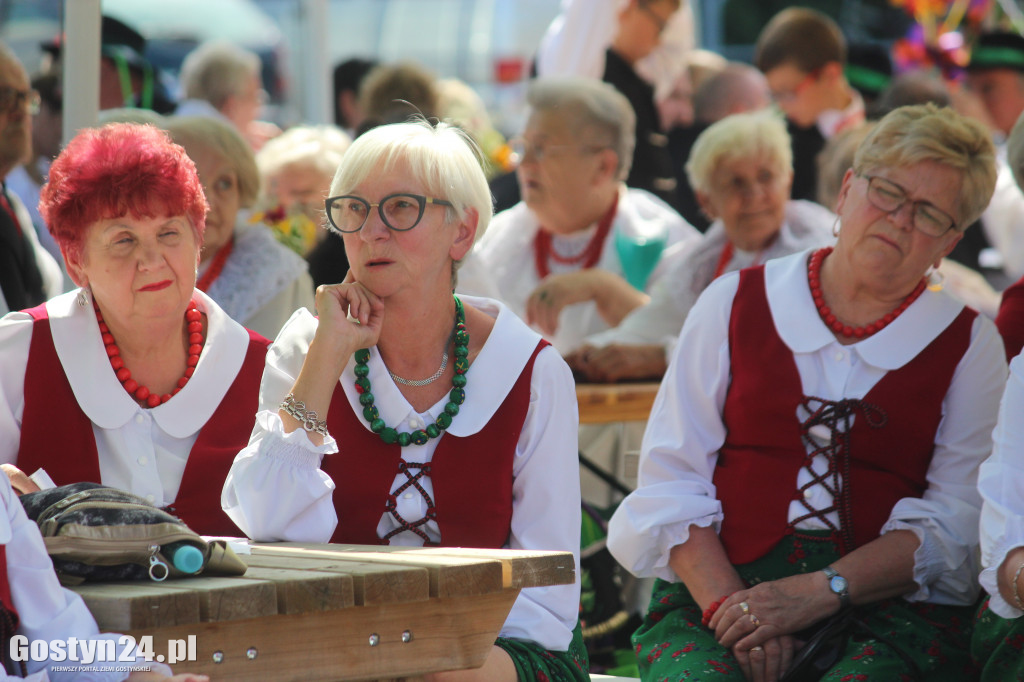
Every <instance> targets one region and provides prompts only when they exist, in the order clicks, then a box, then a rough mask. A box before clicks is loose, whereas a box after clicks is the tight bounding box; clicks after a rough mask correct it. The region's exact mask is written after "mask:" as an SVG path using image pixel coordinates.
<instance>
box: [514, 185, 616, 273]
mask: <svg viewBox="0 0 1024 682" xmlns="http://www.w3.org/2000/svg"><path fill="white" fill-rule="evenodd" d="M618 206H619V195H618V194H616V195H615V201H613V202H612V207H611V208H610V209H608V212H607V213H605V214H604V217H602V218H601V221H600V222H599V223H598V224H597V229H596V230H595V231H594V236H593V237H591V238H590V241H589V242H587V245H586V247H585V248H584V249H583V250H582V251H580V253H579V254H577V255H575V256H563V255H561V254H560V253H558V252H557V251H555V249H554V245H553V244H552V241H551V233H550V232H548V231H547V230H544V229H543V228H542V229H539V230H537V235H536V236H535V237H534V238H533V258H534V264H535V265H536V267H537V276H538V277H539V278H540V279H544V278H545V277H547V276H548V275H550V274H551V266H550V265H549V264H548V261H552V260H553V261H555V262H556V263H561V264H562V265H576V264H579V263H582V267H581V269H583V270H586V269H587V268H592V267H594V266H595V265H597V261H598V260H600V259H601V252H602V251H603V250H604V242H605V240H606V239H607V237H608V233H609V232H610V231H611V229H612V221H613V220H614V219H615V211H616V209H618Z"/></svg>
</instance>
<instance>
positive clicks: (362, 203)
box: [325, 193, 454, 232]
mask: <svg viewBox="0 0 1024 682" xmlns="http://www.w3.org/2000/svg"><path fill="white" fill-rule="evenodd" d="M325 204H326V206H327V220H328V222H329V223H330V224H331V227H333V228H334V229H336V230H337V231H338V232H358V231H359V230H361V229H363V225H364V224H365V223H366V218H367V217H368V216H369V215H370V209H372V208H373V207H375V206H376V207H377V212H378V213H379V214H380V219H381V220H382V221H383V222H384V224H385V225H387V226H388V227H389V228H391V229H392V230H396V231H398V232H405V231H406V230H411V229H412V228H414V227H416V226H417V225H419V223H420V220H422V219H423V213H424V211H425V210H426V208H427V204H435V205H437V206H448V207H451V206H453V205H454V204H452V202H450V201H446V200H444V199H435V198H433V197H425V196H423V195H422V194H406V193H400V194H389V195H388V196H386V197H384V198H383V199H381V200H380V201H378V202H377V203H375V204H371V203H370V202H369V201H367V200H366V199H364V198H362V197H357V196H354V195H352V194H345V195H342V196H338V197H329V198H328V199H327V201H326V202H325Z"/></svg>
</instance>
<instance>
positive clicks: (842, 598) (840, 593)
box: [821, 566, 850, 609]
mask: <svg viewBox="0 0 1024 682" xmlns="http://www.w3.org/2000/svg"><path fill="white" fill-rule="evenodd" d="M821 572H822V573H824V574H825V577H826V578H828V589H830V590H832V594H834V595H836V596H837V597H839V608H841V609H845V608H846V607H847V606H849V605H850V583H849V582H847V580H846V578H844V577H843V576H841V575H839V572H838V571H836V569H834V568H832V567H831V566H826V567H825V568H823V569H821Z"/></svg>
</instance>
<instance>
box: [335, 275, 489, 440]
mask: <svg viewBox="0 0 1024 682" xmlns="http://www.w3.org/2000/svg"><path fill="white" fill-rule="evenodd" d="M452 298H453V299H455V362H454V363H453V367H454V368H455V374H454V375H453V376H452V390H451V393H449V394H448V402H447V403H446V404H445V406H444V412H442V413H441V414H440V415H438V417H437V419H436V420H435V421H434V423H433V424H428V425H427V428H425V429H417V430H416V431H413V432H412V433H404V432H403V433H399V432H398V429H393V428H391V427H390V426H388V425H387V424H385V423H384V420H383V419H381V418H380V413H379V412H378V411H377V407H376V406H375V405H374V404H373V403H374V398H373V393H371V392H370V368H369V366H367V364H366V363H367V362H368V361H369V359H370V349H368V348H360V349H359V350H357V351H356V353H355V356H354V357H355V360H356V366H355V375H356V392H357V393H358V394H359V404H360V405H362V406H363V418H364V419H366V421H367V423H368V424H369V425H370V430H371V431H373V432H374V433H376V434H377V435H378V436H380V439H381V440H382V441H384V442H385V443H387V444H388V445H390V444H392V443H398V444H399V445H400V446H402V447H403V448H404V447H405V446H407V445H424V444H425V443H426V442H427V441H429V440H430V439H431V438H437V437H438V436H440V435H441V432H442V431H444V430H445V429H447V428H448V427H449V426H451V424H452V417H454V416H455V415H457V414H458V413H459V405H461V404H462V403H464V402H466V390H465V386H466V372H468V371H469V332H468V331H466V311H465V310H464V309H463V307H462V301H460V300H459V297H458V296H454V295H453V296H452Z"/></svg>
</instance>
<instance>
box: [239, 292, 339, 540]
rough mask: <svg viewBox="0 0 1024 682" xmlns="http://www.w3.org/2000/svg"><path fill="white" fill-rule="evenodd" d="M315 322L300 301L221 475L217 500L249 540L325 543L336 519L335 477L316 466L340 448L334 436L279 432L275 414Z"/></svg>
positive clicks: (272, 349) (276, 343)
mask: <svg viewBox="0 0 1024 682" xmlns="http://www.w3.org/2000/svg"><path fill="white" fill-rule="evenodd" d="M316 325H317V321H316V319H315V318H314V317H313V316H312V315H311V314H310V313H309V311H308V310H306V309H305V308H300V309H299V310H297V311H296V312H295V313H294V314H293V315H292V317H291V318H290V319H289V320H288V322H286V323H285V325H284V328H282V330H281V333H280V334H279V335H278V337H277V339H275V340H274V343H273V345H271V346H270V349H269V350H268V351H267V359H266V364H265V366H264V368H263V379H262V380H261V383H260V404H259V412H257V413H256V425H255V426H254V427H253V430H252V435H251V436H250V437H249V444H248V445H247V446H246V447H245V449H243V450H242V451H241V452H240V453H238V455H237V456H236V457H235V461H234V463H232V465H231V470H230V471H229V472H228V476H227V479H226V480H225V481H224V489H223V492H222V494H221V507H222V508H223V509H224V511H225V513H227V515H228V516H229V517H231V520H232V521H234V522H235V524H236V525H237V526H238V527H239V528H241V529H242V532H244V533H245V534H246V535H247V536H249V537H250V538H252V539H253V540H259V541H264V542H273V541H277V540H288V541H292V542H327V541H328V540H329V539H330V537H331V535H332V534H333V533H334V529H335V527H336V526H337V525H338V515H337V512H336V511H335V509H334V501H333V496H332V495H333V492H334V481H332V480H331V478H330V476H328V475H327V474H326V473H324V472H323V471H322V470H321V469H320V462H321V461H322V460H323V457H324V455H327V454H331V453H335V452H337V450H338V448H337V444H336V443H335V441H334V438H332V437H330V436H328V437H326V438H324V442H323V445H320V446H317V445H314V444H313V442H312V441H311V440H310V439H309V437H308V436H307V435H306V431H305V430H304V429H296V430H294V431H292V432H291V433H285V431H284V424H283V423H282V422H281V417H280V415H279V414H278V409H279V407H280V405H281V401H283V400H284V398H285V396H286V395H288V392H289V391H291V388H292V386H293V385H294V384H295V379H296V377H298V375H299V370H300V369H301V368H302V363H303V360H304V359H305V357H306V352H307V351H308V350H309V343H310V341H311V340H312V338H313V334H315V333H316Z"/></svg>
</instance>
